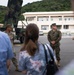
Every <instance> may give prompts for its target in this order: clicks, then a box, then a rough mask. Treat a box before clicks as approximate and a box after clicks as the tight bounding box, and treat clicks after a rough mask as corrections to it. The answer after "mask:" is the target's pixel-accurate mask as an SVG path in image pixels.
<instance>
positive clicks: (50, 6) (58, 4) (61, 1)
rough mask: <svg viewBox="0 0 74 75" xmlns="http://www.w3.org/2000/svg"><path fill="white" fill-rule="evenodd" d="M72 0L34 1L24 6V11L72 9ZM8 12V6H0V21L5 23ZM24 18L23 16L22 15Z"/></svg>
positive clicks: (21, 17)
mask: <svg viewBox="0 0 74 75" xmlns="http://www.w3.org/2000/svg"><path fill="white" fill-rule="evenodd" d="M70 10H71V2H70V0H42V1H37V2H33V3H28V4H26V5H24V6H23V7H22V13H24V12H36V11H70ZM5 13H6V7H4V6H0V23H3V20H4V15H5ZM20 19H22V20H23V16H20Z"/></svg>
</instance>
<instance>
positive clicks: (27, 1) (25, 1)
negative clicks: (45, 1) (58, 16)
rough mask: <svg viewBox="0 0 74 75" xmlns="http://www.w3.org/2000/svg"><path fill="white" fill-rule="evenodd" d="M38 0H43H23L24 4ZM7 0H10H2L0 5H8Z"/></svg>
mask: <svg viewBox="0 0 74 75" xmlns="http://www.w3.org/2000/svg"><path fill="white" fill-rule="evenodd" d="M36 1H41V0H23V5H25V4H27V3H32V2H36ZM7 2H8V0H0V5H2V6H7Z"/></svg>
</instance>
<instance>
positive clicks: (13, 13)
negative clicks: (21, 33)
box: [5, 0, 23, 28]
mask: <svg viewBox="0 0 74 75" xmlns="http://www.w3.org/2000/svg"><path fill="white" fill-rule="evenodd" d="M22 3H23V0H8V5H7V8H8V12H7V14H6V16H5V25H7V24H11V25H12V24H13V25H14V27H15V28H17V23H18V19H19V16H20V15H21V7H22Z"/></svg>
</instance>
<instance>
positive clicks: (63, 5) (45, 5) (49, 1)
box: [22, 0, 71, 13]
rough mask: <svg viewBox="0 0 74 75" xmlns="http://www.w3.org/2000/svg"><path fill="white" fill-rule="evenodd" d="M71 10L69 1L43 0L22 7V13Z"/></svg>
mask: <svg viewBox="0 0 74 75" xmlns="http://www.w3.org/2000/svg"><path fill="white" fill-rule="evenodd" d="M69 10H71V2H70V0H43V1H38V2H33V3H28V4H27V5H25V6H23V7H22V12H23V13H24V12H36V11H69Z"/></svg>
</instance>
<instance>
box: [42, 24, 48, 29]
mask: <svg viewBox="0 0 74 75" xmlns="http://www.w3.org/2000/svg"><path fill="white" fill-rule="evenodd" d="M41 30H49V25H41Z"/></svg>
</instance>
